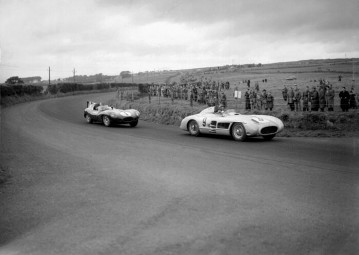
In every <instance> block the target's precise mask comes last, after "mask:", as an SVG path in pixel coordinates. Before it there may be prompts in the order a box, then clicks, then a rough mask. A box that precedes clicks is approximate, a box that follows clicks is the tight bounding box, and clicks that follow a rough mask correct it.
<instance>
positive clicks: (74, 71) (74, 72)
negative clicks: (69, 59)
mask: <svg viewBox="0 0 359 255" xmlns="http://www.w3.org/2000/svg"><path fill="white" fill-rule="evenodd" d="M72 73H73V74H74V83H76V78H75V75H76V70H75V68H74V70H73V71H72Z"/></svg>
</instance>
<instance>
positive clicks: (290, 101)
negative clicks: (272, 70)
mask: <svg viewBox="0 0 359 255" xmlns="http://www.w3.org/2000/svg"><path fill="white" fill-rule="evenodd" d="M288 105H289V108H290V110H291V111H294V91H293V88H292V87H290V90H289V93H288Z"/></svg>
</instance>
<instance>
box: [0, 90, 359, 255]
mask: <svg viewBox="0 0 359 255" xmlns="http://www.w3.org/2000/svg"><path fill="white" fill-rule="evenodd" d="M111 96H112V95H111V94H97V95H81V96H73V97H67V98H59V99H52V100H45V101H36V102H30V103H26V104H21V105H16V106H13V107H10V108H6V109H5V110H4V109H3V110H2V112H1V158H0V159H1V165H3V166H5V167H7V168H8V169H9V170H10V173H11V175H12V178H11V179H10V182H9V183H8V184H7V185H5V186H4V187H1V188H0V202H1V204H0V254H1V255H2V254H11V255H13V254H34V255H35V254H36V255H42V254H44V255H50V254H66V255H69V254H76V255H78V254H86V255H88V254H130V255H136V254H156V255H161V254H205V255H209V254H358V252H359V185H358V184H359V168H358V163H359V139H358V138H340V139H339V138H336V139H333V138H330V139H326V138H325V139H324V138H320V139H319V138H315V139H311V138H275V139H274V140H272V141H264V140H262V139H250V140H249V141H248V142H244V143H241V142H235V141H232V140H231V139H229V138H217V137H209V136H205V137H196V138H195V137H191V136H189V135H188V134H187V133H186V132H183V131H181V130H180V129H179V128H177V127H170V126H162V125H156V124H152V123H148V122H144V121H140V122H139V125H138V126H137V127H136V128H129V127H126V126H118V127H110V128H106V127H104V126H103V125H100V124H87V123H86V122H85V119H84V118H83V109H84V107H85V104H86V100H88V99H92V100H95V99H99V100H100V99H101V100H105V98H109V97H111Z"/></svg>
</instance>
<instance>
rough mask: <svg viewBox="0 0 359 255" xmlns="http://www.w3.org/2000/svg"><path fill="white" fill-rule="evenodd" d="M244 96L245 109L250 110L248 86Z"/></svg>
mask: <svg viewBox="0 0 359 255" xmlns="http://www.w3.org/2000/svg"><path fill="white" fill-rule="evenodd" d="M244 98H245V100H246V110H250V109H251V101H250V91H249V88H248V89H247V91H246V93H245V94H244Z"/></svg>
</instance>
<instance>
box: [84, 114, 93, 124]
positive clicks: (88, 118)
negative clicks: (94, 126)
mask: <svg viewBox="0 0 359 255" xmlns="http://www.w3.org/2000/svg"><path fill="white" fill-rule="evenodd" d="M85 118H86V121H87V123H90V124H91V123H92V119H91V116H90V115H88V114H86V117H85Z"/></svg>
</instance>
